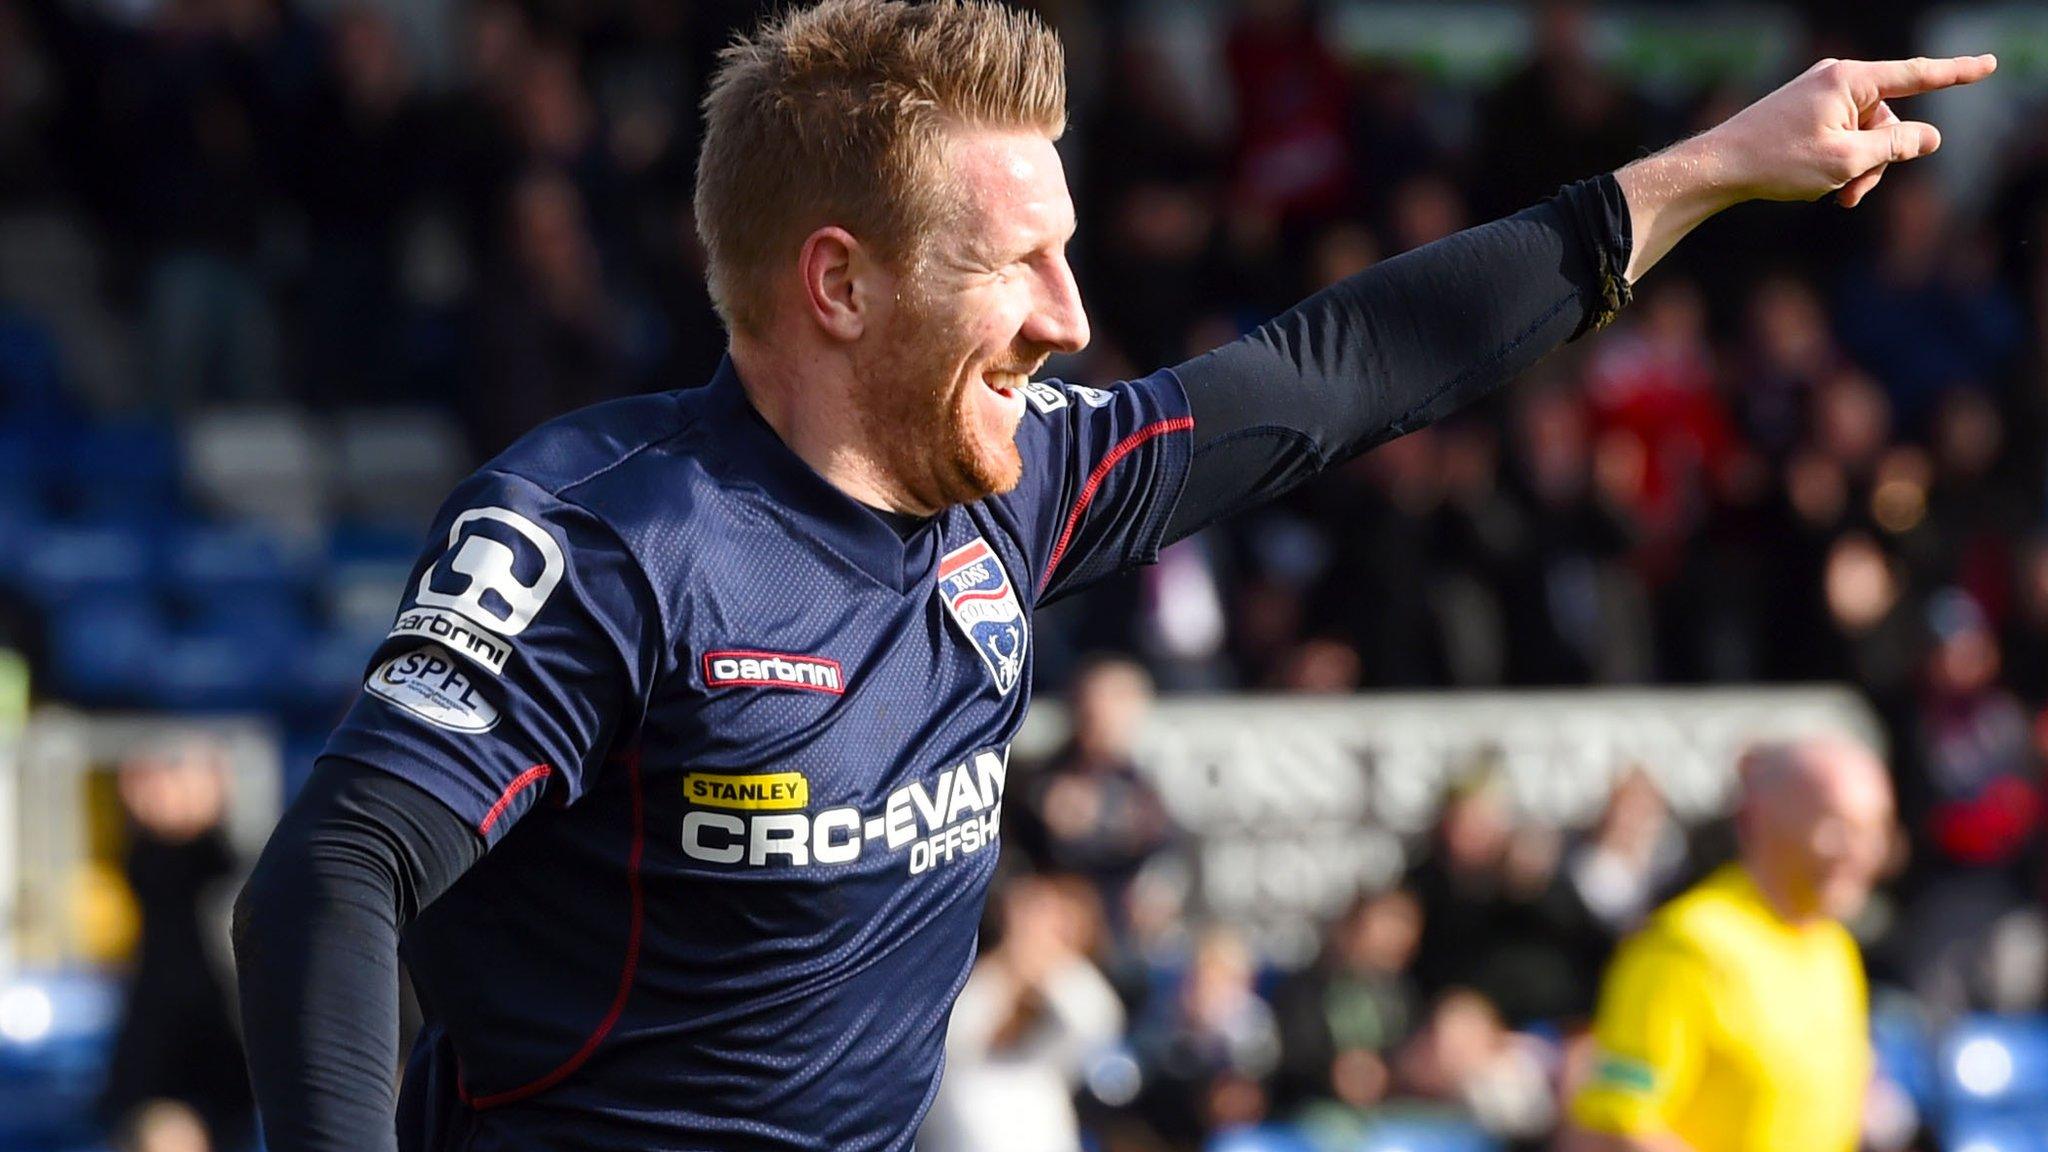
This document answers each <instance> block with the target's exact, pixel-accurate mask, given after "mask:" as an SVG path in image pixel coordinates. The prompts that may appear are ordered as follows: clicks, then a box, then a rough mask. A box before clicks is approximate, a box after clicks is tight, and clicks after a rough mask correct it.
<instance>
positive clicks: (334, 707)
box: [284, 610, 391, 770]
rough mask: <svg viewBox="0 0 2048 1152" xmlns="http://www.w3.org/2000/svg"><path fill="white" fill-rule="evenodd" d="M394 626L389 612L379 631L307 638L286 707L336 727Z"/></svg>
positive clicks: (333, 631)
mask: <svg viewBox="0 0 2048 1152" xmlns="http://www.w3.org/2000/svg"><path fill="white" fill-rule="evenodd" d="M390 626H391V613H390V612H389V611H388V610H387V611H386V612H385V613H384V614H383V618H382V620H381V621H380V622H379V624H378V625H377V626H376V627H375V628H371V629H362V628H347V627H343V628H329V629H325V630H322V631H319V632H316V633H314V634H312V635H309V636H307V637H305V638H304V639H303V640H302V641H301V642H300V643H299V645H298V646H297V649H296V650H295V652H294V654H293V658H292V660H291V662H290V667H289V669H288V670H287V672H286V678H287V679H286V685H285V692H286V696H285V700H284V704H285V705H286V707H287V708H288V709H289V710H290V711H291V712H292V714H293V715H295V716H300V717H304V718H305V719H306V720H307V721H308V722H314V721H318V720H324V721H325V723H326V725H332V724H333V723H334V722H335V721H336V720H338V719H339V718H340V716H341V713H342V711H343V710H344V709H346V708H347V707H348V703H349V701H350V699H352V698H353V697H354V695H355V692H356V689H357V688H359V687H361V686H362V683H363V670H364V668H365V667H366V666H367V665H368V663H369V659H370V654H371V653H372V652H374V651H376V649H377V645H378V643H379V642H380V641H382V640H383V639H384V634H385V632H386V631H388V630H389V628H390ZM322 735H323V736H324V735H325V732H324V730H323V732H322ZM288 770H289V769H288Z"/></svg>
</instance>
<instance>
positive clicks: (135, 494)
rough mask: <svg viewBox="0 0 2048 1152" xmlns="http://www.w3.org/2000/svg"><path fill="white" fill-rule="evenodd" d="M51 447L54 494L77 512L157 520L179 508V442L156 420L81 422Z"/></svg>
mask: <svg viewBox="0 0 2048 1152" xmlns="http://www.w3.org/2000/svg"><path fill="white" fill-rule="evenodd" d="M55 447H56V448H57V449H58V452H59V460H58V462H57V463H58V473H57V493H56V495H57V498H58V499H59V501H60V502H61V503H62V504H63V506H64V507H65V508H67V509H70V510H71V511H72V512H74V513H75V514H77V515H81V516H91V517H117V518H124V519H135V518H154V519H161V518H163V517H164V516H165V515H167V514H168V513H170V512H171V511H172V510H174V509H175V508H176V507H177V506H178V442H177V437H176V435H175V434H174V433H173V432H172V431H171V429H170V428H169V427H168V426H167V425H165V424H164V423H163V422H162V421H161V420H153V419H130V420H119V421H110V422H106V423H100V424H92V425H85V426H82V427H80V428H78V429H77V430H76V431H75V432H73V433H72V434H71V435H70V436H69V437H68V438H65V439H64V440H62V441H61V442H60V443H58V444H57V445H55Z"/></svg>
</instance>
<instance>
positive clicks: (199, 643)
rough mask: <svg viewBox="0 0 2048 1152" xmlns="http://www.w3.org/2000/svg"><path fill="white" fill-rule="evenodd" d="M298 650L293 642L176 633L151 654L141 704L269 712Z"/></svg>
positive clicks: (229, 634)
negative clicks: (263, 710) (266, 710)
mask: <svg viewBox="0 0 2048 1152" xmlns="http://www.w3.org/2000/svg"><path fill="white" fill-rule="evenodd" d="M297 648H298V641H297V639H296V637H295V636H294V637H293V638H288V639H285V640H282V641H272V640H258V639H256V638H254V637H253V636H251V635H243V634H236V633H233V632H221V631H198V632H181V633H175V634H173V635H171V636H169V637H166V638H165V639H164V640H163V641H162V642H161V643H160V644H159V645H158V646H157V648H156V650H155V651H154V652H153V653H151V656H150V659H149V662H148V667H149V670H150V671H149V677H148V679H147V681H145V683H144V685H143V701H144V702H145V703H147V704H151V705H155V706H157V707H162V708H172V709H179V710H187V711H205V712H215V711H251V710H259V709H265V708H268V707H270V706H271V705H272V704H274V703H276V702H277V699H278V698H279V697H280V696H281V695H282V694H283V692H284V684H283V677H284V673H285V669H286V668H287V667H288V666H289V662H290V661H291V660H292V659H294V658H295V657H296V653H297Z"/></svg>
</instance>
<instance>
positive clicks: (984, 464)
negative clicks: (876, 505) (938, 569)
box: [855, 295, 1043, 512]
mask: <svg viewBox="0 0 2048 1152" xmlns="http://www.w3.org/2000/svg"><path fill="white" fill-rule="evenodd" d="M890 328H891V331H890V332H889V334H888V336H887V338H886V339H885V341H884V342H883V345H882V347H881V348H880V349H879V350H878V351H877V353H876V354H875V355H873V356H871V357H863V358H859V359H857V360H856V361H855V371H856V372H857V374H858V376H859V383H860V389H861V401H860V403H859V405H858V408H857V412H858V414H859V415H858V418H859V420H860V423H861V425H862V427H861V433H862V438H863V439H864V440H865V441H866V442H867V444H868V445H869V446H870V450H871V451H872V452H873V453H874V455H875V458H876V460H877V462H878V463H879V464H880V465H881V467H882V469H883V471H884V474H885V475H886V476H888V477H889V479H890V480H892V481H893V482H894V483H895V485H896V486H897V487H898V488H899V489H900V490H901V491H902V492H903V493H904V495H905V496H907V497H908V498H909V499H910V500H911V501H912V503H913V504H914V505H915V506H916V510H918V511H922V512H937V511H939V510H940V509H943V508H947V507H950V506H952V505H954V504H969V503H973V502H974V501H976V500H981V499H984V498H986V497H989V496H996V495H1001V494H1002V493H1004V492H1008V491H1010V490H1011V489H1013V488H1015V487H1016V486H1017V482H1018V481H1019V480H1020V479H1021V478H1022V477H1023V475H1024V459H1023V456H1022V455H1021V454H1020V453H1019V452H1018V451H1017V440H1016V435H1017V429H1016V426H1015V425H1014V424H1012V425H1011V426H1010V427H1008V428H1005V429H1001V430H997V429H993V428H990V427H989V421H988V420H987V419H986V418H985V417H984V416H983V415H982V412H983V411H984V409H983V408H982V397H981V396H980V394H979V393H980V391H981V390H982V389H985V388H986V387H987V385H986V384H985V383H984V382H983V381H982V378H981V373H979V372H972V373H969V372H966V371H964V369H965V368H966V367H967V365H968V361H969V359H970V357H971V356H972V352H973V347H974V346H973V343H972V341H970V340H969V339H967V337H966V334H965V331H964V327H963V325H961V324H960V323H959V321H958V320H957V319H956V318H954V317H952V316H949V315H946V314H945V313H943V312H940V311H938V310H937V309H934V308H932V307H931V305H930V302H929V301H923V300H913V299H911V298H909V297H908V296H907V295H906V296H905V297H904V298H903V299H902V300H901V301H900V302H899V305H898V311H897V315H896V317H895V320H894V323H892V324H891V325H890ZM1008 359H1009V360H1010V361H1011V363H1008V364H1000V365H995V366H994V367H996V368H998V369H1002V370H1009V369H1014V368H1017V367H1019V366H1024V367H1025V368H1029V367H1030V366H1032V365H1033V364H1034V363H1035V362H1037V361H1042V359H1043V357H1042V356H1037V357H1034V356H1013V357H1009V358H1008Z"/></svg>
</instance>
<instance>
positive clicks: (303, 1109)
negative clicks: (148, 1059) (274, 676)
mask: <svg viewBox="0 0 2048 1152" xmlns="http://www.w3.org/2000/svg"><path fill="white" fill-rule="evenodd" d="M483 855H484V842H483V840H482V839H481V838H480V837H478V836H477V834H476V830H475V829H474V828H471V827H470V826H469V825H468V824H466V823H464V822H463V821H462V820H461V818H460V817H458V816H456V815H455V813H454V812H453V811H452V810H451V809H449V808H448V806H447V805H445V804H443V803H442V802H441V801H439V800H437V799H435V798H434V797H433V796H431V795H429V794H428V793H426V792H425V791H423V790H421V789H419V788H417V787H414V786H413V785H411V784H408V783H406V782H405V781H403V780H400V779H399V778H398V777H396V776H392V775H390V774H388V773H385V772H380V771H378V770H376V769H374V768H368V767H364V766H362V765H359V764H354V763H351V762H349V761H346V760H340V759H333V758H329V759H324V760H322V761H321V762H320V763H319V764H318V765H316V766H315V767H314V769H313V776H312V778H311V779H310V780H308V781H307V782H306V786H305V788H304V789H302V790H301V791H300V793H299V795H298V797H297V799H295V800H294V801H293V802H292V805H291V807H290V808H289V809H287V810H286V812H285V814H284V819H283V820H281V821H279V822H278V826H277V830H276V831H275V832H272V833H271V836H270V843H269V845H268V846H267V847H265V848H264V850H263V856H262V858H261V859H259V860H258V861H257V863H256V870H255V872H254V873H253V874H251V876H250V877H249V882H248V884H247V885H246V886H244V887H243V889H242V894H241V897H240V899H238V900H236V901H235V930H234V940H235V967H236V971H237V977H238V980H239V983H240V986H241V999H242V1025H243V1030H244V1032H245V1033H246V1035H245V1038H244V1043H245V1046H246V1047H247V1049H248V1053H249V1079H250V1082H251V1083H252V1084H253V1085H254V1087H255V1089H256V1103H257V1106H258V1109H259V1110H260V1111H261V1113H262V1118H263V1133H264V1144H265V1146H266V1147H268V1148H270V1149H272V1152H311V1150H314V1149H319V1150H321V1152H343V1150H348V1152H396V1149H397V1147H398V1144H397V1133H396V1129H395V1128H394V1126H393V1123H392V1113H393V1109H394V1107H395V1106H396V1103H397V1086H396V1084H395V1083H394V1081H393V1078H392V1071H393V1069H394V1068H395V1067H396V1058H397V1052H398V934H399V932H400V931H401V930H402V929H403V928H404V927H405V925H406V924H408V923H410V922H411V921H412V918H413V917H414V916H417V915H419V911H420V909H422V908H425V907H426V906H427V905H429V904H431V903H433V902H434V900H435V898H436V897H438V896H440V895H441V893H443V892H445V891H447V890H448V888H449V887H450V886H451V885H453V884H454V883H455V881H456V880H457V879H458V878H460V877H461V875H462V874H463V873H464V872H467V871H468V870H469V869H470V868H471V866H473V865H474V864H476V862H477V861H478V860H481V859H483Z"/></svg>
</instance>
